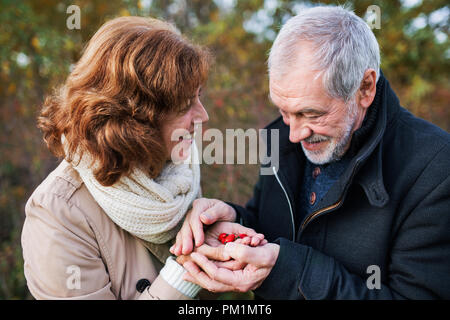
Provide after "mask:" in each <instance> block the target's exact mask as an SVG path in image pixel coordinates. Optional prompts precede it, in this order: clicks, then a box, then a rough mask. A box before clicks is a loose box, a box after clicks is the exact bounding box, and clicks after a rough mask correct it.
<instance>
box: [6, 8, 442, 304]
mask: <svg viewBox="0 0 450 320" xmlns="http://www.w3.org/2000/svg"><path fill="white" fill-rule="evenodd" d="M321 3H323V4H329V3H334V4H338V3H341V4H342V3H343V1H339V2H338V1H322V2H321ZM347 4H349V5H350V6H351V7H353V9H354V10H355V13H356V14H357V15H358V16H360V17H363V18H365V19H366V21H368V22H371V21H372V25H375V24H374V23H373V15H370V14H367V8H368V7H369V6H371V5H377V6H378V7H379V8H380V13H381V19H380V21H379V22H380V25H379V27H380V28H379V29H373V31H374V33H375V36H376V37H377V39H378V41H379V44H380V48H381V60H382V64H381V65H382V69H383V72H384V74H385V75H386V77H387V78H388V80H389V81H390V82H391V85H392V86H393V88H394V90H395V91H396V93H397V94H398V95H399V97H400V101H401V103H402V105H403V106H404V107H406V108H407V109H409V110H410V111H411V112H413V113H414V114H416V115H417V116H419V117H422V118H424V119H426V120H429V121H431V122H433V123H434V124H436V125H438V126H440V127H441V128H443V129H444V130H446V131H449V129H450V108H449V107H450V106H449V101H450V88H449V87H450V81H449V69H450V49H449V39H448V35H449V20H450V7H449V5H448V1H445V0H442V1H441V0H427V1H421V0H401V1H400V0H393V1H392V0H390V1H376V0H369V1H364V0H362V1H347ZM70 5H77V6H78V7H79V8H80V17H81V20H80V29H72V30H71V29H69V28H68V27H67V25H66V20H67V19H68V18H69V17H70V16H71V13H73V12H70V13H67V12H66V10H67V8H68V7H69V6H70ZM313 5H317V3H315V2H313V1H282V0H249V1H238V0H214V1H212V0H211V1H208V0H191V1H189V0H175V1H165V0H128V1H118V0H99V1H87V0H79V1H75V0H70V1H57V0H39V1H32V0H23V1H16V0H0V299H31V298H32V297H31V295H30V293H29V292H28V289H27V287H26V281H25V278H24V275H23V259H22V251H21V246H20V233H21V229H22V224H23V220H24V217H25V215H24V206H25V203H26V201H27V199H28V197H29V196H30V195H31V193H32V192H33V190H34V189H35V188H36V187H37V185H39V183H40V182H41V181H42V180H43V179H44V178H45V177H46V176H47V174H48V173H49V172H50V171H51V170H53V169H54V168H55V167H56V165H57V164H58V163H59V160H58V159H55V158H53V157H52V156H51V154H50V153H49V152H48V151H47V149H46V147H45V145H44V143H43V140H42V135H41V133H40V132H39V130H38V129H37V128H36V116H37V113H38V111H39V109H40V106H41V104H42V102H43V99H44V97H45V96H46V95H47V94H49V93H50V92H51V90H52V88H53V87H54V86H56V85H58V84H61V83H62V82H64V80H65V78H66V77H67V75H68V74H69V72H70V70H71V66H72V64H73V63H75V62H76V61H77V60H78V59H79V57H80V54H81V52H82V49H83V47H84V45H85V44H86V42H87V41H88V40H89V39H90V38H91V36H92V35H93V34H94V33H95V31H96V30H97V29H98V28H99V27H100V26H101V25H102V24H103V23H104V22H105V21H107V20H109V19H111V18H114V17H117V16H126V15H139V16H152V17H157V18H162V19H166V20H169V21H172V22H173V23H175V25H176V26H177V27H178V28H179V29H180V30H181V32H183V33H184V34H185V35H186V36H188V37H189V38H191V39H193V40H194V41H195V42H197V43H199V44H202V45H205V46H208V47H209V48H210V49H211V50H212V52H213V54H214V56H215V64H214V65H213V67H212V69H211V72H210V77H209V80H208V83H207V85H206V87H205V88H204V90H203V94H202V101H203V104H204V105H205V107H206V108H207V110H208V112H209V115H210V121H209V123H208V127H210V128H218V129H220V130H221V131H222V132H225V128H242V129H244V130H246V129H248V128H256V129H258V128H263V127H264V126H265V125H266V124H268V123H269V122H270V121H271V120H272V119H274V118H275V117H276V116H277V114H278V113H277V111H276V109H275V107H274V106H272V105H270V103H269V101H268V98H267V95H268V79H267V74H266V59H267V53H268V50H269V48H270V46H271V43H272V41H273V40H274V38H275V36H276V34H277V32H278V30H279V28H280V25H282V24H283V22H285V21H286V20H287V19H288V18H289V17H291V16H292V15H295V14H296V13H298V12H300V11H301V10H302V9H304V8H305V7H309V6H313ZM371 19H372V20H371ZM257 175H258V166H257V165H209V166H208V165H202V188H203V193H204V195H205V196H207V197H215V198H220V199H224V200H227V201H233V202H235V203H239V204H245V202H246V201H247V200H248V199H249V198H250V196H251V194H252V188H253V184H254V183H255V182H256V178H257ZM250 297H251V295H250Z"/></svg>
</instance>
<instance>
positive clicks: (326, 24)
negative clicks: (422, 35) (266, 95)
mask: <svg viewBox="0 0 450 320" xmlns="http://www.w3.org/2000/svg"><path fill="white" fill-rule="evenodd" d="M379 64H380V55H379V48H378V44H377V41H376V38H375V36H374V35H373V33H372V31H371V30H370V29H369V27H368V26H367V24H366V23H365V22H364V21H363V20H362V19H360V18H359V17H357V16H356V15H355V14H353V13H352V12H350V11H348V10H346V9H343V8H341V7H315V8H312V9H307V10H304V11H303V12H302V13H301V14H299V15H297V16H295V17H293V18H291V19H290V20H289V21H288V22H287V23H286V24H285V25H284V26H283V28H282V29H281V31H280V33H279V34H278V36H277V38H276V40H275V42H274V44H273V47H272V50H271V52H270V56H269V78H270V97H271V100H272V101H273V104H274V105H275V106H276V107H277V108H278V109H279V111H280V113H281V117H280V118H278V119H276V120H275V121H274V122H272V123H271V124H270V125H269V126H268V127H267V128H268V129H269V130H279V133H280V141H269V144H270V143H279V148H280V161H279V168H276V167H274V168H273V172H274V174H273V175H261V176H260V177H259V181H258V183H257V184H256V186H255V188H254V195H253V198H252V199H251V200H250V201H249V202H248V203H247V205H246V207H245V208H243V207H240V206H237V205H233V204H226V203H224V202H222V201H219V200H212V199H200V200H197V201H196V202H195V205H194V209H193V210H192V212H191V213H190V215H189V216H188V218H187V219H186V221H185V223H184V225H183V227H182V229H181V231H180V233H179V235H178V237H177V243H176V244H175V245H174V247H173V248H172V252H173V253H175V254H177V255H180V254H187V253H189V252H191V251H192V249H193V245H192V238H194V240H195V245H196V246H198V245H200V244H202V243H203V239H204V236H203V229H202V225H203V224H211V223H213V222H214V221H218V220H224V221H238V222H239V221H240V222H241V223H242V224H243V225H245V226H247V227H251V228H254V229H255V230H256V231H258V232H260V233H263V234H264V235H265V237H266V239H267V240H268V241H269V242H268V243H266V244H264V245H262V246H257V247H252V246H248V245H245V244H242V243H241V244H239V243H228V244H227V245H226V246H224V249H223V256H228V255H229V256H230V257H231V258H233V259H234V262H239V266H236V264H235V265H234V266H230V265H228V268H226V266H227V265H226V263H225V264H224V263H223V262H222V263H217V262H213V261H212V260H210V259H208V257H206V256H204V255H202V254H200V253H197V252H193V253H192V254H191V255H190V256H191V259H190V260H189V259H187V261H186V262H185V263H184V267H185V268H186V269H187V270H188V271H189V274H188V275H186V279H188V280H190V281H192V282H195V283H197V284H200V285H201V286H203V287H205V288H207V289H209V290H212V291H230V290H235V291H246V290H249V289H251V290H254V292H255V294H256V295H257V296H259V297H261V298H265V299H405V298H406V299H434V298H446V299H450V276H449V272H450V135H449V134H448V133H446V132H444V131H443V130H441V129H439V128H438V127H436V126H434V125H432V124H430V123H428V122H426V121H424V120H422V119H419V118H416V117H415V116H413V115H412V114H411V113H409V112H408V111H407V110H406V109H404V108H402V107H401V106H400V104H399V101H398V99H397V97H396V95H395V93H394V92H393V90H392V89H391V87H390V85H389V83H388V81H387V80H386V78H385V77H384V76H383V74H382V73H381V71H380V70H379ZM269 136H270V135H269ZM269 148H270V146H269ZM209 258H211V257H209ZM237 267H239V269H237Z"/></svg>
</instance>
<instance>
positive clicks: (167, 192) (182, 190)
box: [62, 138, 200, 244]
mask: <svg viewBox="0 0 450 320" xmlns="http://www.w3.org/2000/svg"><path fill="white" fill-rule="evenodd" d="M62 140H63V141H64V138H63V139H62ZM63 144H64V142H63ZM72 166H73V167H74V168H75V170H76V171H77V172H78V173H79V174H80V177H81V179H82V180H83V182H84V184H85V185H86V187H87V188H88V190H89V192H90V193H91V195H92V196H93V197H94V199H95V201H96V202H97V203H98V204H99V205H100V207H101V208H102V209H103V210H104V211H105V213H106V214H107V215H108V216H109V217H110V218H111V220H112V221H114V222H115V223H116V224H117V225H118V226H119V227H121V228H122V229H124V230H126V231H128V232H130V233H131V234H133V235H135V236H136V237H138V238H140V239H143V240H145V241H148V242H151V243H156V244H161V243H165V242H167V241H169V240H171V239H173V238H174V237H175V236H176V234H177V232H178V230H179V228H180V227H181V223H182V221H183V218H184V216H185V214H186V212H187V211H188V209H189V208H190V206H191V204H192V202H193V201H194V200H195V199H196V198H197V196H198V195H199V191H200V167H199V161H198V153H197V148H196V146H195V142H194V141H193V142H192V148H191V155H190V157H189V159H188V160H187V161H184V162H183V163H182V164H174V163H173V162H170V163H168V164H167V165H166V166H165V167H164V169H163V171H162V172H161V174H160V175H159V176H158V177H157V178H156V179H151V178H149V176H148V175H147V174H146V173H145V172H143V171H142V170H140V169H135V170H133V171H132V173H131V174H130V175H128V176H126V177H125V176H123V177H122V178H121V179H120V180H119V181H118V182H116V183H115V184H114V185H112V186H110V187H104V186H102V185H101V184H100V183H99V182H98V181H97V180H96V179H95V177H94V175H93V169H92V166H91V161H90V157H89V156H88V155H87V154H86V153H85V154H84V155H83V158H82V159H81V161H79V163H78V164H77V161H74V162H73V163H72ZM94 168H95V166H94Z"/></svg>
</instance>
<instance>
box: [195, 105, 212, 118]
mask: <svg viewBox="0 0 450 320" xmlns="http://www.w3.org/2000/svg"><path fill="white" fill-rule="evenodd" d="M208 120H209V116H208V112H207V111H206V109H205V107H204V106H203V104H202V103H201V102H199V103H198V105H197V109H196V113H195V116H194V122H202V123H203V122H207V121H208Z"/></svg>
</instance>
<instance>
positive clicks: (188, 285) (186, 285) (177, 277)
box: [159, 257, 202, 298]
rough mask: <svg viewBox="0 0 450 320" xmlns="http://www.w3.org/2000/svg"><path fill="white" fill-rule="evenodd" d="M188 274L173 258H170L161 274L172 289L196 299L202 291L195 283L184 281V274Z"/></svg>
mask: <svg viewBox="0 0 450 320" xmlns="http://www.w3.org/2000/svg"><path fill="white" fill-rule="evenodd" d="M185 272H186V270H184V268H183V267H182V266H180V265H179V264H178V263H177V262H176V261H175V259H174V258H173V257H168V258H167V260H166V264H165V265H164V267H163V268H162V269H161V271H160V272H159V274H160V275H161V276H162V277H163V279H164V280H166V281H167V283H169V284H170V285H171V286H172V287H174V288H175V289H177V290H178V291H180V292H181V293H182V294H184V295H186V296H188V297H190V298H195V296H196V295H197V293H198V292H199V291H200V290H201V289H202V288H201V287H200V286H198V285H196V284H195V283H192V282H189V281H185V280H183V279H182V277H183V274H184V273H185Z"/></svg>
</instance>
